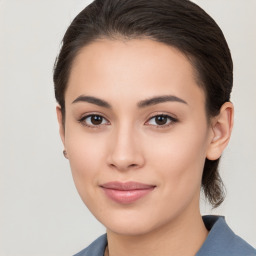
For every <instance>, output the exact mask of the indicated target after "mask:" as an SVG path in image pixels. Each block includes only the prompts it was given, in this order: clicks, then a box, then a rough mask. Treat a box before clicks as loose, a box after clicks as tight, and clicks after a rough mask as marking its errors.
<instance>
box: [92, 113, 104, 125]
mask: <svg viewBox="0 0 256 256" xmlns="http://www.w3.org/2000/svg"><path fill="white" fill-rule="evenodd" d="M102 121H103V117H102V116H95V115H92V116H91V123H92V124H93V125H99V124H101V123H102Z"/></svg>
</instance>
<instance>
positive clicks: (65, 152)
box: [63, 150, 68, 159]
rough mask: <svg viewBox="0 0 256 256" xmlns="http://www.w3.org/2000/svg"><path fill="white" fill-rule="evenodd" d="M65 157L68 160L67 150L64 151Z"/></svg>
mask: <svg viewBox="0 0 256 256" xmlns="http://www.w3.org/2000/svg"><path fill="white" fill-rule="evenodd" d="M63 156H64V157H65V158H67V159H68V157H67V151H66V150H63Z"/></svg>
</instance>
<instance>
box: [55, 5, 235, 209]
mask: <svg viewBox="0 0 256 256" xmlns="http://www.w3.org/2000/svg"><path fill="white" fill-rule="evenodd" d="M99 38H111V39H119V38H122V39H127V40H129V39H135V38H150V39H152V40H155V41H158V42H162V43H165V44H167V45H170V46H173V47H175V48H177V49H178V50H179V51H181V52H182V53H184V54H185V55H186V56H187V57H188V59H189V61H190V62H191V63H192V65H193V67H194V69H195V72H196V74H197V80H198V84H199V86H200V87H201V88H203V90H204V91H205V95H206V106H205V107H206V114H207V117H208V119H210V118H211V117H213V116H216V115H217V114H218V113H219V110H220V108H221V106H222V105H223V103H225V102H226V101H229V100H230V93H231V90H232V85H233V63H232V58H231V54H230V51H229V48H228V45H227V42H226V40H225V37H224V35H223V33H222V31H221V29H220V28H219V26H218V25H217V24H216V22H215V21H214V20H213V19H212V18H211V17H210V16H209V15H208V14H207V13H206V12H205V11H204V10H202V9H201V8H200V7H198V6H197V5H196V4H194V3H192V2H190V1H189V0H161V1H159V0H95V1H93V2H92V3H91V4H90V5H88V6H87V7H86V8H85V9H84V10H82V11H81V12H80V13H79V14H78V15H77V16H76V17H75V19H74V20H73V22H72V23H71V25H70V26H69V28H68V29H67V31H66V33H65V35H64V38H63V44H62V48H61V50H60V53H59V56H58V58H57V59H56V62H55V66H54V76H53V78H54V86H55V97H56V100H57V102H58V103H59V104H60V106H61V110H62V114H63V117H64V118H65V91H66V88H67V83H68V79H69V74H70V70H71V67H72V62H73V61H74V59H75V57H76V56H77V54H78V52H79V51H80V50H81V49H82V48H83V47H84V46H85V45H87V44H89V43H91V42H93V41H95V40H97V39H99ZM63 125H64V123H63ZM218 164H219V159H217V160H214V161H211V160H208V159H206V160H205V166H204V171H203V177H202V189H203V191H204V194H205V196H206V198H207V199H208V201H209V202H210V203H211V204H212V206H213V207H218V206H219V205H220V204H221V203H222V202H223V200H224V191H223V190H224V185H223V182H222V180H221V177H220V175H219V171H218Z"/></svg>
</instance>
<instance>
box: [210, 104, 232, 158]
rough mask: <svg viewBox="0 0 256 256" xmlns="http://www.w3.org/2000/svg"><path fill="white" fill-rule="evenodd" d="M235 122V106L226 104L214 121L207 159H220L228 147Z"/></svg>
mask: <svg viewBox="0 0 256 256" xmlns="http://www.w3.org/2000/svg"><path fill="white" fill-rule="evenodd" d="M233 121H234V106H233V104H232V103H231V102H225V103H224V104H223V105H222V107H221V109H220V113H219V115H218V116H216V117H214V118H213V120H212V124H211V126H212V128H211V129H212V134H213V136H212V138H211V141H210V144H209V146H208V150H207V155H206V157H207V159H209V160H216V159H218V158H220V156H221V154H222V152H223V150H224V149H225V148H226V146H227V145H228V142H229V140H230V137H231V131H232V128H233Z"/></svg>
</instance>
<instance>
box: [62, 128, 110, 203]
mask: <svg viewBox="0 0 256 256" xmlns="http://www.w3.org/2000/svg"><path fill="white" fill-rule="evenodd" d="M82 130H83V129H72V130H69V131H67V132H66V149H67V152H68V158H69V162H70V167H71V171H72V176H73V179H74V182H75V185H76V188H77V190H78V192H79V194H80V196H81V197H82V199H83V200H84V201H86V200H87V195H90V194H93V193H94V189H95V188H96V187H97V185H98V184H97V183H98V181H99V179H98V177H99V176H101V175H102V173H104V171H103V170H104V168H103V163H104V159H105V152H106V150H105V147H106V146H105V144H104V140H103V139H102V137H101V135H98V136H92V135H90V134H88V133H85V132H83V131H82Z"/></svg>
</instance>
